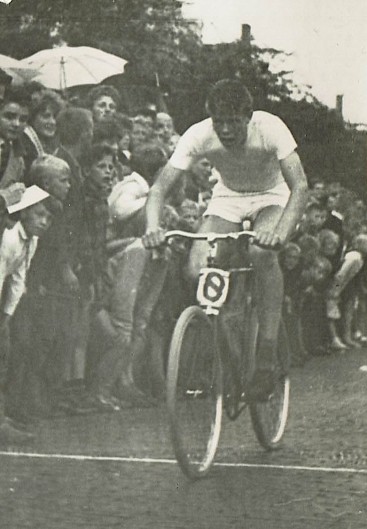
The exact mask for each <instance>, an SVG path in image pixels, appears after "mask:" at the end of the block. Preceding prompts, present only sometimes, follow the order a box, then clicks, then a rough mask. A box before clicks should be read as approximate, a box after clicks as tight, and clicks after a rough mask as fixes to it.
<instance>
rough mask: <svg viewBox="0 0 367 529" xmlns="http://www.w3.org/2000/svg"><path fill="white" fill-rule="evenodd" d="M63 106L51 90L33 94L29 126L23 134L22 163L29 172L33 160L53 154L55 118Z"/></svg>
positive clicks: (55, 138)
mask: <svg viewBox="0 0 367 529" xmlns="http://www.w3.org/2000/svg"><path fill="white" fill-rule="evenodd" d="M64 106H65V103H64V101H63V100H62V98H61V97H60V96H59V95H58V94H57V93H56V92H54V91H53V90H42V91H38V92H36V93H35V94H34V96H33V97H32V99H31V102H30V111H29V125H28V126H27V127H26V128H25V130H24V134H23V145H24V149H25V154H24V161H25V164H26V169H27V170H29V168H30V166H31V163H32V162H33V160H35V159H36V158H37V156H42V155H43V154H46V153H48V154H53V153H54V152H55V151H56V149H57V146H58V140H57V137H56V117H57V115H58V113H59V112H60V110H61V109H62V108H63V107H64Z"/></svg>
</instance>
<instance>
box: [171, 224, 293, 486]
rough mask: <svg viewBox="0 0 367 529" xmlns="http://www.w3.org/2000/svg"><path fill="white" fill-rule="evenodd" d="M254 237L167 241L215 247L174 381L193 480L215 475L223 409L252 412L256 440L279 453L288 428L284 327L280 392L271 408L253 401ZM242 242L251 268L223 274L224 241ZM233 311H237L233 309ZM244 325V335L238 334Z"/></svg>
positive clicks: (177, 429)
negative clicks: (249, 396) (249, 391)
mask: <svg viewBox="0 0 367 529" xmlns="http://www.w3.org/2000/svg"><path fill="white" fill-rule="evenodd" d="M254 236H255V232H253V231H247V230H245V231H240V232H234V233H227V234H217V233H195V234H193V233H186V232H183V231H180V230H173V231H169V232H167V233H166V241H167V242H169V241H170V240H172V239H173V238H176V237H184V238H187V239H192V240H205V241H207V242H208V243H209V255H208V258H207V267H205V268H203V269H202V270H201V272H200V277H199V283H198V287H197V301H198V303H199V304H198V305H192V306H189V307H187V308H186V309H185V310H184V311H183V312H182V313H181V315H180V316H179V318H178V320H177V322H176V326H175V328H174V331H173V335H172V339H171V344H170V349H169V355H168V363H167V375H166V395H167V407H168V416H169V423H170V430H171V437H172V443H173V448H174V452H175V456H176V459H177V461H178V463H179V466H180V467H181V469H182V471H183V472H184V474H186V475H187V476H188V477H189V478H192V479H197V478H200V477H203V476H205V475H206V474H207V473H208V472H209V470H210V468H211V465H212V463H213V461H214V458H215V454H216V450H217V447H218V443H219V437H220V432H221V423H222V411H223V409H224V410H225V412H226V414H227V416H228V418H229V419H231V420H235V419H237V417H238V416H239V415H240V414H241V412H242V411H243V410H245V409H246V408H247V407H249V410H250V415H251V420H252V425H253V428H254V431H255V434H256V437H257V439H258V441H259V443H260V445H261V446H262V447H263V448H265V449H266V450H273V449H275V448H277V447H278V446H279V444H280V441H281V439H282V437H283V434H284V430H285V427H286V422H287V417H288V408H289V391H290V382H289V377H288V368H289V348H288V342H287V337H286V333H285V328H284V325H283V323H281V325H280V329H279V336H278V348H277V354H276V366H275V369H276V373H277V377H276V379H277V384H276V388H275V391H274V393H273V394H272V395H271V396H270V397H269V400H268V401H266V402H264V403H262V402H258V403H257V402H256V403H254V402H250V403H247V402H246V384H248V382H249V380H250V378H251V375H252V373H253V370H254V362H255V351H256V344H257V337H258V316H257V311H256V303H255V296H254V288H255V278H254V267H253V266H252V264H251V262H250V260H249V252H248V246H249V243H250V240H251V239H253V238H254ZM240 239H241V240H244V241H245V245H244V251H245V256H246V260H247V262H246V261H245V266H239V267H237V268H236V267H234V268H229V269H228V270H224V269H222V268H218V267H216V265H215V261H216V256H217V251H218V242H219V241H223V240H227V241H239V240H240ZM233 278H236V281H234V280H233ZM240 279H242V281H239V280H240ZM236 300H237V301H236ZM231 306H232V312H231V310H226V307H231ZM233 307H235V309H233ZM231 314H232V315H233V314H237V316H236V317H235V318H234V326H233V328H231V325H228V322H230V320H231ZM232 324H233V318H232ZM238 326H240V327H241V329H240V330H241V331H242V330H243V332H240V333H238V332H237V331H238ZM236 329H237V331H236ZM226 333H227V336H226ZM228 337H230V338H232V339H233V337H237V345H238V347H237V349H239V351H237V354H236V352H235V351H234V350H233V349H234V347H233V343H232V344H228Z"/></svg>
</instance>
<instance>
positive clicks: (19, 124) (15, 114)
mask: <svg viewBox="0 0 367 529" xmlns="http://www.w3.org/2000/svg"><path fill="white" fill-rule="evenodd" d="M28 118H29V98H28V95H27V93H26V92H25V91H24V90H23V89H22V88H21V87H16V88H12V87H9V88H8V89H7V90H6V92H5V96H4V99H2V100H0V138H2V139H3V140H5V141H14V140H18V139H19V138H20V136H21V134H22V132H23V131H24V129H25V127H26V125H27V122H28Z"/></svg>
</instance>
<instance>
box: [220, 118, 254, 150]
mask: <svg viewBox="0 0 367 529" xmlns="http://www.w3.org/2000/svg"><path fill="white" fill-rule="evenodd" d="M250 119H251V118H250V117H249V116H247V115H245V114H242V113H240V112H239V113H235V112H215V113H214V114H212V121H213V127H214V130H215V132H216V134H217V136H218V138H219V140H220V142H221V143H222V145H223V147H225V148H226V149H235V148H236V147H240V146H242V145H244V144H245V143H246V140H247V127H248V124H249V123H250Z"/></svg>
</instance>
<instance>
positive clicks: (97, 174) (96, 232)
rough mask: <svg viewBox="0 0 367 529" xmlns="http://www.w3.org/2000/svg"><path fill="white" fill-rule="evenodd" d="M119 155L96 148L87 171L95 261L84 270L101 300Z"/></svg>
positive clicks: (92, 258) (88, 219)
mask: <svg viewBox="0 0 367 529" xmlns="http://www.w3.org/2000/svg"><path fill="white" fill-rule="evenodd" d="M115 164H116V155H115V152H114V151H113V150H112V149H111V148H110V147H109V146H107V145H103V144H97V145H94V146H93V149H92V152H91V158H90V166H89V167H88V168H87V169H86V171H85V174H86V179H85V193H86V221H87V228H88V236H89V242H90V247H91V259H90V260H89V262H88V263H86V265H85V267H84V273H86V274H87V275H88V270H89V276H90V281H91V284H93V285H94V289H95V298H96V299H97V301H98V299H99V294H100V283H101V280H102V274H103V272H104V271H105V268H106V266H107V248H106V244H107V225H108V220H109V212H108V202H107V197H108V196H109V195H110V193H111V190H112V181H113V176H114V172H115Z"/></svg>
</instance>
